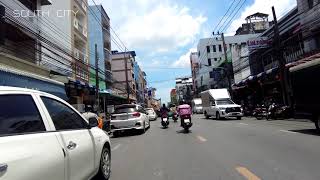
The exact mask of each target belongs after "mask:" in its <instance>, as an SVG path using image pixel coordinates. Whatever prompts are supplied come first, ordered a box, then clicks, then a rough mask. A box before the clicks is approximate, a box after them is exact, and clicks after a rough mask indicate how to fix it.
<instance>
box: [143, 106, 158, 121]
mask: <svg viewBox="0 0 320 180" xmlns="http://www.w3.org/2000/svg"><path fill="white" fill-rule="evenodd" d="M146 111H147V113H148V117H149V120H150V121H155V120H157V118H158V115H157V113H156V112H154V110H153V108H147V109H146Z"/></svg>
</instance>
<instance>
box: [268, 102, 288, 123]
mask: <svg viewBox="0 0 320 180" xmlns="http://www.w3.org/2000/svg"><path fill="white" fill-rule="evenodd" d="M289 117H290V107H289V106H279V105H276V104H275V103H273V104H271V105H270V106H269V108H268V113H267V120H269V119H278V118H283V119H286V118H289Z"/></svg>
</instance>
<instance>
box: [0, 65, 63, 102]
mask: <svg viewBox="0 0 320 180" xmlns="http://www.w3.org/2000/svg"><path fill="white" fill-rule="evenodd" d="M0 77H1V78H0V85H2V86H13V87H21V88H29V89H35V90H39V91H43V92H47V93H50V94H53V95H55V96H58V97H60V98H61V99H64V100H67V99H68V98H67V95H66V91H65V86H64V84H63V83H61V82H59V81H55V80H52V79H49V78H46V77H43V76H40V75H36V74H33V73H29V72H26V71H21V70H18V69H14V68H11V67H6V66H1V67H0Z"/></svg>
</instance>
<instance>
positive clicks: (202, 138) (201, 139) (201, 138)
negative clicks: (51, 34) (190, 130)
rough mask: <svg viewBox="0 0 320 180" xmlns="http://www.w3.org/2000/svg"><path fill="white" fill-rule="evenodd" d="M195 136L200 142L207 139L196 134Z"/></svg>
mask: <svg viewBox="0 0 320 180" xmlns="http://www.w3.org/2000/svg"><path fill="white" fill-rule="evenodd" d="M197 138H198V139H199V140H200V141H201V142H206V141H207V139H206V138H204V137H202V136H197Z"/></svg>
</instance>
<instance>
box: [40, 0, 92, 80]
mask: <svg viewBox="0 0 320 180" xmlns="http://www.w3.org/2000/svg"><path fill="white" fill-rule="evenodd" d="M87 5H88V1H87V0H66V1H53V2H52V5H51V6H43V7H42V8H41V10H42V11H43V12H49V15H48V16H44V18H42V21H43V23H42V25H41V28H42V32H44V33H46V34H47V38H49V39H52V40H53V41H54V42H55V43H56V45H57V46H58V47H60V48H61V49H62V51H61V50H54V51H52V50H51V49H50V47H46V46H44V47H43V48H42V51H43V52H45V53H47V54H48V55H50V56H51V57H53V58H56V59H59V60H60V61H63V62H64V64H66V63H68V64H67V65H66V66H68V68H69V69H71V71H70V72H69V74H68V75H69V77H70V78H72V79H74V80H78V81H80V82H83V83H88V82H89V67H88V64H89V43H88V13H87V11H88V7H87ZM66 53H67V54H68V55H67V56H66ZM70 55H71V56H70ZM43 56H45V55H43ZM43 65H45V66H49V67H50V68H52V63H51V64H50V63H46V62H43Z"/></svg>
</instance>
